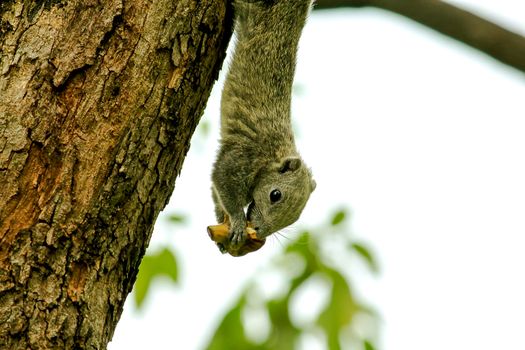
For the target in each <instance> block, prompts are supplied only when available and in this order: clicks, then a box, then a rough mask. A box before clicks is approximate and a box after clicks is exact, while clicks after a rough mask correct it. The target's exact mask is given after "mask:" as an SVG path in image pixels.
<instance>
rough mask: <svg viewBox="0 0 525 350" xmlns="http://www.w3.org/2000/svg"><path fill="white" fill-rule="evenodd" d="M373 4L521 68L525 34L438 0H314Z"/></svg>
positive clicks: (319, 6) (324, 4)
mask: <svg viewBox="0 0 525 350" xmlns="http://www.w3.org/2000/svg"><path fill="white" fill-rule="evenodd" d="M342 7H377V8H380V9H383V10H387V11H391V12H395V13H397V14H400V15H402V16H405V17H408V18H410V19H412V20H413V21H416V22H418V23H420V24H423V25H425V26H427V27H429V28H432V29H434V30H435V31H437V32H440V33H441V34H444V35H446V36H449V37H451V38H454V39H456V40H458V41H460V42H462V43H464V44H466V45H469V46H471V47H473V48H476V49H478V50H479V51H481V52H483V53H485V54H487V55H489V56H491V57H492V58H494V59H496V60H498V61H500V62H501V63H504V64H507V65H509V66H511V67H514V68H516V69H518V70H520V71H522V72H525V37H523V36H521V35H519V34H516V33H514V32H512V31H510V30H508V29H505V28H503V27H500V26H498V25H497V24H495V23H492V22H490V21H488V20H486V19H484V18H482V17H479V16H477V15H475V14H473V13H470V12H468V11H465V10H463V9H460V8H458V7H456V6H453V5H451V4H449V3H446V2H444V1H438V0H401V1H400V0H318V1H317V3H316V6H315V9H316V10H323V9H334V8H342Z"/></svg>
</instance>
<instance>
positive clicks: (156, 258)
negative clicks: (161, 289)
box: [133, 247, 179, 309]
mask: <svg viewBox="0 0 525 350" xmlns="http://www.w3.org/2000/svg"><path fill="white" fill-rule="evenodd" d="M178 275H179V272H178V268H177V260H176V259H175V255H173V252H172V251H171V250H170V249H169V248H167V247H164V248H163V249H161V250H160V251H158V252H157V253H154V254H148V255H146V256H144V258H143V259H142V263H141V264H140V268H139V273H138V276H137V281H136V282H135V285H134V287H133V292H134V293H133V295H134V297H135V305H136V306H137V308H138V309H140V308H141V307H142V305H143V303H144V299H145V298H146V295H147V294H148V291H149V288H150V286H151V282H152V281H153V280H154V279H155V278H157V277H160V276H166V277H168V278H169V279H170V280H171V281H173V282H177V281H178Z"/></svg>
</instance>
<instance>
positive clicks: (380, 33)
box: [109, 0, 525, 350]
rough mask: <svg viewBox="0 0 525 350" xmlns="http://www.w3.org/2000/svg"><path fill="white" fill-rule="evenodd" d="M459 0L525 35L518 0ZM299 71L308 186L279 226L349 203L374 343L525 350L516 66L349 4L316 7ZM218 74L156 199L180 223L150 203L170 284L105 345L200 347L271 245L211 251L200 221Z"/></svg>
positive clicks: (522, 166) (524, 225)
mask: <svg viewBox="0 0 525 350" xmlns="http://www.w3.org/2000/svg"><path fill="white" fill-rule="evenodd" d="M454 3H456V4H458V5H461V6H463V7H464V8H467V9H469V10H471V11H473V12H477V13H479V14H481V15H482V16H484V17H485V18H488V19H491V20H494V21H496V22H497V23H500V24H503V25H505V26H507V27H508V28H510V29H513V30H515V31H518V32H520V33H522V34H525V3H524V2H522V1H518V0H508V1H501V0H499V1H491V0H483V1H482V0H476V1H475V0H471V1H466V0H465V1H454ZM524 59H525V57H524ZM295 81H296V87H297V89H296V91H297V92H296V94H295V96H294V104H293V116H294V124H295V126H296V130H297V143H298V146H299V149H300V150H301V153H302V155H303V158H304V159H305V160H306V161H307V162H308V164H309V166H311V168H312V170H313V172H314V176H315V178H316V181H317V184H318V186H317V189H316V191H315V192H314V195H313V196H312V198H311V199H310V202H309V204H308V206H307V208H306V210H305V211H304V212H303V215H302V217H301V220H300V221H299V223H297V224H296V225H295V227H294V228H292V229H289V230H287V231H286V232H287V233H286V235H287V236H289V237H296V235H297V234H298V232H299V231H300V229H301V228H305V227H310V226H316V225H319V223H320V222H323V221H326V220H327V218H328V215H329V213H330V212H331V211H332V209H335V208H340V207H342V206H346V207H348V208H349V209H350V210H351V212H352V219H351V225H352V231H353V232H355V234H356V235H357V236H358V237H360V238H361V239H362V240H364V241H365V242H367V243H368V244H369V245H370V246H371V247H372V248H373V251H374V253H375V255H376V256H377V258H378V260H379V262H380V266H381V274H380V275H379V276H378V277H370V275H369V274H368V273H367V272H366V269H364V268H363V267H362V266H356V267H353V268H355V271H354V272H353V275H354V276H355V280H354V283H353V286H354V288H357V292H358V294H359V295H360V297H361V298H362V299H364V300H365V301H368V302H369V303H371V304H372V305H374V306H375V307H376V308H377V310H378V311H379V313H380V315H381V338H380V341H379V345H380V346H379V349H381V350H397V349H403V350H420V349H425V350H433V349H436V350H438V349H439V350H442V349H447V350H460V349H461V350H463V349H476V350H489V349H490V350H493V349H506V350H513V349H520V350H523V349H525V337H524V334H525V333H524V332H525V297H524V296H525V253H524V251H525V238H524V237H525V214H524V213H525V159H524V158H525V157H524V151H525V137H524V135H525V74H523V73H520V72H518V71H515V70H513V69H511V68H508V67H506V66H503V65H501V64H499V63H497V62H495V61H494V60H492V59H491V58H489V57H486V56H484V55H483V54H480V53H478V52H477V51H475V50H473V49H470V48H468V47H466V46H464V45H463V44H460V43H457V42H455V41H453V40H451V39H449V38H446V37H443V36H441V35H439V34H436V33H434V32H433V31H431V30H429V29H427V28H425V27H422V26H420V25H418V24H415V23H413V22H411V21H409V20H407V19H405V18H402V17H399V16H396V15H393V14H391V13H387V12H383V11H379V10H373V9H363V10H352V9H349V10H338V11H329V12H328V11H326V12H314V13H312V15H311V16H310V20H309V22H308V24H307V26H306V28H305V30H304V34H303V38H302V41H301V45H300V52H299V62H298V66H297V75H296V80H295ZM220 87H221V82H219V84H217V85H216V86H215V89H214V92H213V95H212V97H211V99H210V101H209V103H208V107H207V110H206V112H205V115H204V118H203V120H204V121H205V122H207V123H208V124H209V125H211V129H210V130H211V131H210V134H209V135H208V136H206V137H203V136H202V132H198V133H196V135H195V137H194V140H193V142H192V148H191V150H190V152H189V154H188V156H187V158H186V161H185V164H184V167H183V171H182V175H181V177H180V178H179V179H178V180H177V185H176V190H175V193H174V194H173V196H172V201H171V202H170V204H169V206H168V207H167V208H166V210H165V212H164V213H165V214H166V213H168V214H169V213H171V212H177V213H183V214H185V215H187V216H188V217H189V223H188V224H187V225H186V226H183V227H181V226H171V225H169V224H167V222H166V220H165V219H164V218H163V217H162V215H161V217H160V218H159V221H158V223H157V226H156V232H155V233H154V235H153V238H152V242H151V244H150V251H155V249H158V247H159V246H161V245H162V244H166V243H169V244H170V245H171V246H173V249H174V250H175V251H176V252H177V256H178V259H179V260H178V262H179V263H180V266H179V267H180V273H181V275H180V284H179V285H178V286H176V287H174V286H172V285H171V284H170V283H169V282H167V281H162V280H161V281H159V283H156V284H155V286H154V288H153V289H152V290H151V292H150V294H149V295H148V298H147V302H146V305H145V308H144V309H143V310H140V311H137V310H136V309H135V308H134V305H133V298H132V297H131V296H130V297H129V298H128V300H127V302H126V306H125V309H124V313H123V316H122V319H121V321H120V323H119V324H118V326H117V329H116V332H115V336H114V339H113V342H111V343H110V345H109V349H110V350H120V349H144V348H150V349H190V350H191V349H199V348H200V347H202V346H203V345H204V344H206V342H207V339H208V337H209V336H210V334H211V333H212V332H213V329H214V327H215V326H216V325H217V322H218V321H219V319H218V317H220V316H221V315H222V313H223V312H224V311H225V310H227V309H228V307H229V306H231V303H232V302H233V301H234V300H235V298H236V296H237V295H238V293H239V291H240V289H241V287H242V285H243V282H244V281H246V280H247V279H248V278H250V276H253V275H255V274H258V273H260V272H261V269H262V267H263V266H264V264H265V262H266V261H268V260H269V259H270V258H271V257H272V256H275V255H277V254H279V251H280V247H281V244H280V243H279V241H277V240H276V239H271V240H269V242H268V243H267V244H266V246H265V247H264V248H263V249H262V250H260V251H258V252H257V253H255V254H249V255H247V256H246V257H243V258H232V257H229V256H225V255H221V254H219V252H218V250H217V248H216V247H215V246H214V244H213V243H212V242H211V241H210V240H209V238H208V236H207V234H206V226H207V225H210V224H213V223H214V222H215V218H214V216H213V208H212V201H211V198H210V178H209V177H210V171H211V164H212V162H213V158H214V155H215V151H216V149H217V138H218V132H219V130H218V121H219V114H218V111H219V100H220ZM305 308H308V305H305ZM310 348H311V349H317V347H316V344H315V343H313V344H311V346H310V347H309V348H308V349H310Z"/></svg>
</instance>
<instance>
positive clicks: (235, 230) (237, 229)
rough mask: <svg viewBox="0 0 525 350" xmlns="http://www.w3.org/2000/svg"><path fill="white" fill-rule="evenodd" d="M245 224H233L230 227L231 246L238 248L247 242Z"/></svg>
mask: <svg viewBox="0 0 525 350" xmlns="http://www.w3.org/2000/svg"><path fill="white" fill-rule="evenodd" d="M245 226H246V224H245V223H240V224H237V225H236V224H235V223H233V222H232V225H231V227H230V245H231V246H232V247H234V248H238V247H240V246H242V245H243V244H244V242H245V241H246V231H245Z"/></svg>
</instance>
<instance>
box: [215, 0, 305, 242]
mask: <svg viewBox="0 0 525 350" xmlns="http://www.w3.org/2000/svg"><path fill="white" fill-rule="evenodd" d="M310 5H311V0H273V1H272V0H266V1H253V0H252V1H250V0H244V1H240V0H235V1H234V10H235V15H236V28H235V30H236V34H237V43H236V47H235V50H234V53H233V59H232V62H231V66H230V70H229V72H228V75H227V78H226V82H225V84H224V90H223V92H222V101H221V141H220V148H219V151H218V154H217V159H216V161H215V164H214V167H213V172H212V182H213V200H214V202H215V212H216V216H217V220H218V221H219V222H223V221H224V214H225V213H226V214H227V215H228V216H229V217H230V222H231V227H230V237H231V238H230V239H231V243H232V245H234V246H236V245H237V246H238V245H241V244H242V243H243V242H244V240H245V239H246V234H245V227H246V220H248V221H250V222H251V223H252V225H253V227H254V228H255V229H256V231H257V236H258V237H259V238H265V237H267V236H268V235H270V234H272V233H274V232H276V231H278V230H280V229H282V228H284V227H286V226H288V225H290V224H292V223H294V222H295V221H296V220H297V219H298V218H299V216H300V214H301V212H302V210H303V208H304V206H305V205H306V202H307V201H308V198H309V197H310V193H311V192H312V191H313V190H314V188H315V182H314V181H313V179H312V175H311V173H310V170H309V169H308V168H307V167H306V165H305V164H304V162H303V161H302V159H301V157H300V155H299V153H298V152H297V149H296V146H295V141H294V136H293V132H292V125H291V117H290V103H291V93H292V83H293V77H294V72H295V62H296V53H297V44H298V41H299V38H300V36H301V31H302V29H303V26H304V24H305V21H306V17H307V15H308V12H309V9H310ZM275 189H277V190H279V191H280V192H281V194H282V197H281V200H280V201H277V202H275V203H272V202H271V200H270V193H271V192H272V191H273V190H275ZM246 206H248V210H247V213H246V214H245V212H244V208H246Z"/></svg>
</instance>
